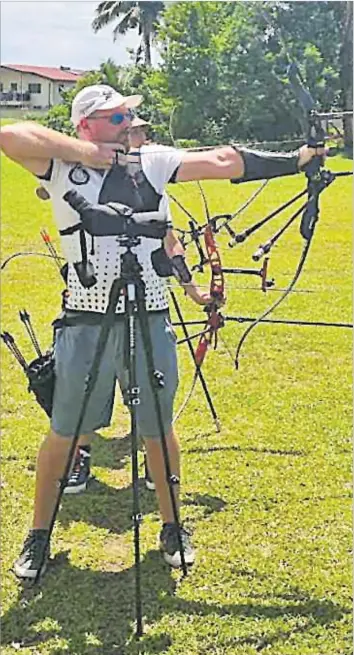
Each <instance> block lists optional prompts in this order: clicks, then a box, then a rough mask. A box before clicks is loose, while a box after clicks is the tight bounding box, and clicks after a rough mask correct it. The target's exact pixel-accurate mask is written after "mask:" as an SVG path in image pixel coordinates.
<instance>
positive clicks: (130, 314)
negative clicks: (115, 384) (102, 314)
mask: <svg viewBox="0 0 354 655" xmlns="http://www.w3.org/2000/svg"><path fill="white" fill-rule="evenodd" d="M135 289H136V288H135V285H134V284H128V285H127V294H128V295H127V302H126V308H127V321H128V344H129V348H128V350H129V367H128V368H129V383H128V384H129V398H128V404H129V409H130V418H131V430H130V433H131V453H132V484H133V528H134V558H135V615H136V637H137V638H138V639H139V637H141V636H142V634H143V620H142V602H141V571H140V524H141V522H142V514H141V512H140V502H139V470H138V436H137V419H136V406H137V405H139V403H140V398H139V395H140V390H139V387H138V385H137V380H136V330H135V307H136V302H135Z"/></svg>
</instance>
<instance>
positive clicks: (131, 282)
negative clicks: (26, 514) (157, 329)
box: [35, 235, 187, 638]
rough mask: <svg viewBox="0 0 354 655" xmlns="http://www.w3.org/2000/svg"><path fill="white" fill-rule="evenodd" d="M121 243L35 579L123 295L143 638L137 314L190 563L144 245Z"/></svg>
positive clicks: (131, 240)
mask: <svg viewBox="0 0 354 655" xmlns="http://www.w3.org/2000/svg"><path fill="white" fill-rule="evenodd" d="M117 238H118V239H119V244H120V245H121V246H124V247H125V248H126V251H125V253H124V254H123V255H122V259H121V262H122V265H121V273H120V277H119V278H117V279H115V280H114V281H113V284H112V287H111V290H110V294H109V300H108V306H107V310H106V313H105V315H104V318H103V322H102V326H101V330H100V333H99V337H98V341H97V346H96V350H95V354H94V357H93V362H92V366H91V369H90V371H89V373H88V375H87V377H86V379H85V394H84V398H83V401H82V406H81V409H80V415H79V418H78V422H77V425H76V429H75V433H74V437H73V440H72V444H71V447H70V450H69V453H68V459H67V462H66V466H65V470H64V474H63V478H62V480H61V481H60V487H59V494H58V497H57V500H56V504H55V507H54V510H53V514H52V518H51V521H50V524H49V529H48V534H47V542H46V547H45V548H44V550H43V561H42V562H41V566H40V567H39V569H38V573H37V576H36V578H35V582H37V581H38V579H39V577H40V574H41V569H42V567H43V564H44V561H45V556H46V552H47V550H48V547H49V541H50V537H51V534H52V532H53V528H54V524H55V520H56V516H57V513H58V510H59V506H60V501H61V497H62V494H63V492H64V488H65V486H66V484H67V480H68V477H69V475H70V469H71V462H72V459H73V456H74V453H75V451H76V446H77V443H78V440H79V436H80V431H81V427H82V424H83V419H84V416H85V412H86V409H87V405H88V402H89V399H90V396H91V394H92V391H93V389H94V386H95V382H96V380H97V375H98V371H99V367H100V362H101V358H102V354H103V351H104V349H105V346H106V343H107V339H108V335H109V331H110V328H111V327H112V325H113V323H114V320H115V309H116V306H117V303H118V300H119V297H120V296H121V295H122V294H124V295H125V299H126V320H127V324H128V330H127V332H128V341H127V349H128V372H129V375H128V391H127V403H128V407H129V410H130V415H131V457H132V487H133V531H134V555H135V601H136V606H135V608H136V637H137V638H139V637H141V635H142V634H143V621H142V602H141V575H140V525H141V522H142V514H141V512H140V502H139V472H138V434H137V406H138V405H139V404H140V397H139V396H140V389H139V386H138V384H137V378H136V318H138V321H139V324H140V328H141V335H142V342H143V349H144V353H145V357H146V363H147V369H148V376H149V382H150V384H151V389H152V392H153V400H154V411H155V412H156V418H157V423H158V429H159V435H158V436H159V437H160V439H161V446H162V453H163V460H164V465H165V473H166V481H167V483H168V488H169V495H170V500H171V506H172V511H173V519H174V522H175V524H176V527H177V538H178V545H179V552H180V557H181V567H182V571H183V575H184V576H185V575H186V574H187V566H186V562H185V557H184V550H183V543H182V536H181V530H180V522H179V516H178V509H177V503H176V499H175V494H174V486H175V485H177V484H179V479H178V477H177V476H176V475H173V474H172V472H171V465H170V458H169V453H168V447H167V442H166V436H165V430H164V425H163V419H162V411H161V406H160V399H159V389H161V388H162V387H163V386H164V379H163V374H162V373H161V372H160V371H157V370H155V367H154V361H153V352H152V341H151V334H150V329H149V323H148V312H147V310H146V306H145V284H144V282H143V280H142V276H141V273H142V266H141V265H140V264H139V261H138V258H137V255H136V254H135V253H133V252H132V248H133V247H135V246H137V245H139V244H140V238H139V237H138V236H128V235H121V236H119V237H117Z"/></svg>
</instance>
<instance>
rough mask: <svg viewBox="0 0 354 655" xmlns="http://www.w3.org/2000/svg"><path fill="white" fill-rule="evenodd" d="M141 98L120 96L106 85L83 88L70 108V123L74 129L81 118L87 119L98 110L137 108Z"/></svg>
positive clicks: (138, 96)
mask: <svg viewBox="0 0 354 655" xmlns="http://www.w3.org/2000/svg"><path fill="white" fill-rule="evenodd" d="M142 99H143V96H141V95H133V96H122V94H121V93H119V92H118V91H116V90H115V89H113V88H112V87H111V86H108V85H107V84H92V85H91V86H85V87H84V88H83V89H81V91H79V93H78V94H77V95H76V96H75V98H74V100H73V103H72V106H71V121H72V123H74V125H75V127H77V125H78V124H79V123H80V121H81V119H82V118H87V116H90V114H93V112H95V111H97V110H98V109H115V107H121V106H122V105H124V106H125V107H128V108H129V109H132V108H133V107H138V105H140V103H141V102H142Z"/></svg>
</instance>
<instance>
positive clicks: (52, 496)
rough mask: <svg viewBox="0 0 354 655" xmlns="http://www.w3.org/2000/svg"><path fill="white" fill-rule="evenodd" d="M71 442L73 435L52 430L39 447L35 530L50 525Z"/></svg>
mask: <svg viewBox="0 0 354 655" xmlns="http://www.w3.org/2000/svg"><path fill="white" fill-rule="evenodd" d="M87 438H88V437H87V436H84V437H83V441H84V443H85V442H87ZM80 441H81V438H80ZM71 442H72V438H71V437H62V436H60V435H58V434H56V433H55V432H54V431H53V430H50V432H49V434H48V436H47V437H46V439H45V440H44V441H43V443H42V445H41V447H40V449H39V453H38V459H37V474H36V493H35V508H34V519H33V528H34V529H35V530H36V529H47V528H48V526H49V522H50V519H51V516H52V512H53V508H54V505H55V502H56V499H57V497H58V493H59V483H60V480H61V478H62V476H63V473H64V470H65V465H66V462H67V459H68V455H69V450H70V446H71ZM74 457H75V455H74Z"/></svg>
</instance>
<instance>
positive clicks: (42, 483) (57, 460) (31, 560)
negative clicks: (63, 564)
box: [14, 430, 72, 579]
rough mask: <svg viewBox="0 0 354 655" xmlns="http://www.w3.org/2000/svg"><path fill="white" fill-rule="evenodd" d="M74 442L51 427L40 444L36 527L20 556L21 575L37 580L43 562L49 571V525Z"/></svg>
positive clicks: (34, 526)
mask: <svg viewBox="0 0 354 655" xmlns="http://www.w3.org/2000/svg"><path fill="white" fill-rule="evenodd" d="M71 443H72V438H71V437H61V436H59V435H58V434H56V433H55V432H54V431H53V430H51V431H50V432H49V434H48V436H47V437H46V439H45V440H44V441H43V443H42V445H41V447H40V450H39V453H38V459H37V475H36V492H35V507H34V517H33V529H32V530H30V532H29V534H28V536H27V538H26V540H25V543H24V546H23V549H22V552H21V554H20V557H19V558H18V559H17V560H16V562H15V564H14V571H15V573H16V575H17V576H18V577H19V578H32V579H34V578H35V577H36V575H37V572H38V569H39V567H40V566H41V565H43V569H42V570H43V572H44V570H45V567H46V560H47V557H48V553H47V555H46V558H44V557H43V555H44V548H45V545H46V540H47V535H48V528H49V524H50V522H51V519H52V516H53V511H54V507H55V504H56V501H57V498H58V494H59V487H60V480H61V478H62V476H63V474H64V471H65V467H66V463H67V461H68V456H69V450H70V446H71ZM43 560H44V561H43Z"/></svg>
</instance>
